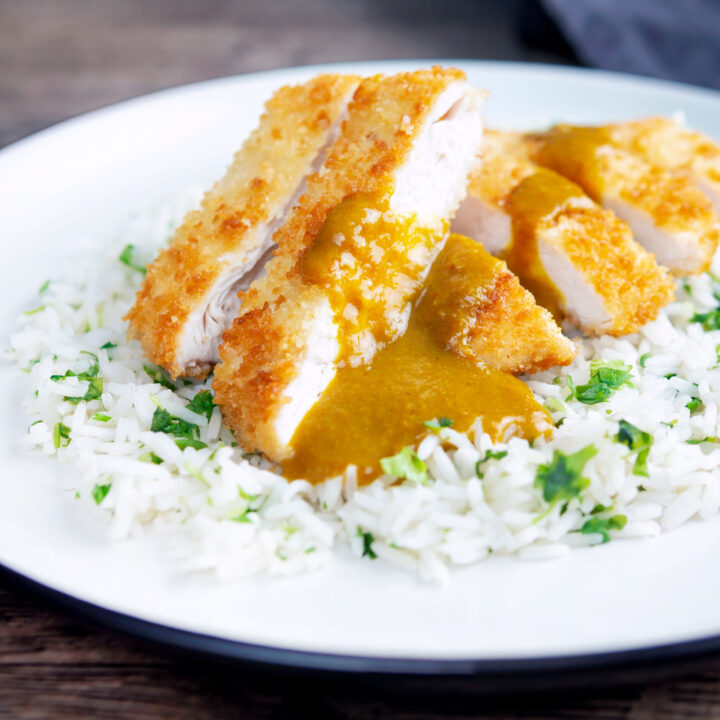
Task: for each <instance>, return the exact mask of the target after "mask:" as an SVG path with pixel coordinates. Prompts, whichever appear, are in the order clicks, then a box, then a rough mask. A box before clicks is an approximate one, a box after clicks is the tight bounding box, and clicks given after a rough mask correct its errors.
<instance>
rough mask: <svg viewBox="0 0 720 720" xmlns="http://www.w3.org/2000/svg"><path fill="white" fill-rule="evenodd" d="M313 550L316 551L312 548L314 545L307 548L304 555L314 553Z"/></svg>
mask: <svg viewBox="0 0 720 720" xmlns="http://www.w3.org/2000/svg"><path fill="white" fill-rule="evenodd" d="M315 549H316V548H315V546H314V545H311V546H310V547H309V548H307V549H306V550H305V554H306V555H310V553H314V552H315Z"/></svg>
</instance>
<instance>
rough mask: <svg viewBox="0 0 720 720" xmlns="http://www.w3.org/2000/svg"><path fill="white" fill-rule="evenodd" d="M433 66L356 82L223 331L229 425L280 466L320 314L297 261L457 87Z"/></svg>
mask: <svg viewBox="0 0 720 720" xmlns="http://www.w3.org/2000/svg"><path fill="white" fill-rule="evenodd" d="M463 79H464V73H462V72H461V71H459V70H453V69H443V68H433V69H432V70H420V71H417V72H412V73H403V74H399V75H395V76H392V77H382V76H376V77H371V78H367V79H365V80H363V81H362V83H361V84H360V85H359V87H358V89H357V90H356V92H355V95H354V97H353V100H352V102H351V103H350V106H349V108H348V117H347V119H346V121H345V122H344V123H343V129H342V132H341V134H340V136H339V137H338V139H337V140H336V142H335V143H334V144H333V146H332V147H331V148H330V150H329V152H328V155H327V158H326V160H325V164H324V167H323V168H322V169H321V170H320V171H319V172H317V173H315V174H313V175H311V176H310V177H309V178H308V182H307V190H306V192H305V194H304V195H303V196H302V197H301V198H300V200H299V202H298V205H297V206H296V207H295V208H294V209H293V211H292V213H291V214H290V216H289V218H288V219H287V221H286V222H285V224H284V225H283V226H282V227H281V228H280V229H279V230H278V232H277V233H276V235H275V241H276V243H277V245H278V250H277V253H276V256H275V257H274V258H273V259H272V260H271V261H270V262H269V263H268V265H267V266H266V269H267V273H266V275H265V277H263V278H260V279H259V280H258V281H256V282H255V283H253V285H252V286H251V287H250V289H249V290H248V292H247V293H246V295H245V297H244V300H243V307H244V308H245V310H246V313H245V314H244V315H242V316H241V317H240V318H239V319H237V320H236V321H235V323H234V324H233V327H232V328H231V329H230V330H228V331H227V332H226V333H225V335H224V338H223V344H222V345H221V347H220V358H221V361H222V362H221V364H220V365H219V366H218V367H217V368H216V371H215V379H214V381H213V387H214V389H215V398H216V402H218V404H219V405H220V407H221V409H222V411H223V414H224V416H225V420H226V422H227V424H228V425H229V426H230V427H231V428H232V429H233V430H234V431H235V433H236V434H237V435H238V437H239V438H242V442H243V443H245V444H246V445H248V446H252V447H257V448H260V449H261V450H263V451H264V452H266V453H267V454H268V456H269V457H271V458H273V459H277V460H280V459H282V458H283V457H285V456H286V455H287V453H288V451H289V449H288V447H287V446H286V444H285V443H283V442H281V441H280V440H279V439H278V437H277V433H276V428H275V427H274V422H273V421H274V419H275V418H276V417H277V414H278V412H279V411H280V408H281V407H282V404H283V403H284V402H285V401H286V398H285V396H284V392H285V390H287V388H288V386H289V385H290V383H291V382H292V381H293V380H294V379H295V378H296V377H297V374H298V372H299V369H300V364H301V362H302V360H303V358H304V357H305V355H306V353H307V350H308V348H307V347H306V346H305V342H306V341H307V332H308V322H309V319H310V318H313V317H315V316H316V315H317V313H318V312H320V311H321V308H323V307H326V306H327V303H328V302H329V301H328V298H327V297H326V295H325V293H323V291H322V290H320V288H319V286H312V285H308V284H306V283H304V282H303V278H302V273H301V269H300V264H301V261H302V258H303V256H304V254H305V253H306V252H307V251H308V250H309V249H310V247H312V245H313V243H314V242H315V239H316V237H317V235H318V233H319V231H320V228H321V227H322V225H323V223H324V222H325V220H326V218H327V217H328V214H329V213H330V211H331V210H332V209H333V208H334V207H335V206H336V205H338V204H339V203H340V202H341V201H342V200H343V199H344V198H346V197H348V196H350V195H352V194H355V193H360V192H383V191H386V190H388V189H389V185H391V183H392V179H393V176H394V173H395V172H396V170H397V169H398V168H399V167H401V165H402V164H403V163H404V162H405V160H406V158H407V155H408V153H409V151H410V150H411V149H412V147H413V144H414V143H415V141H416V138H417V136H418V134H419V132H420V131H421V129H422V127H423V122H424V120H425V119H426V118H427V116H428V114H429V112H430V111H431V110H432V108H433V104H434V102H435V101H436V100H437V98H438V96H439V95H440V94H441V93H442V92H443V91H444V90H445V89H446V88H448V87H449V86H450V85H451V84H452V83H454V82H457V81H460V80H463Z"/></svg>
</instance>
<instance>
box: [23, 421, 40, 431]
mask: <svg viewBox="0 0 720 720" xmlns="http://www.w3.org/2000/svg"><path fill="white" fill-rule="evenodd" d="M41 422H42V420H36V421H35V422H31V423H30V424H29V425H28V429H27V431H28V432H30V428H31V427H32V426H33V425H37V424H38V423H41Z"/></svg>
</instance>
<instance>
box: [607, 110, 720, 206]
mask: <svg viewBox="0 0 720 720" xmlns="http://www.w3.org/2000/svg"><path fill="white" fill-rule="evenodd" d="M606 128H607V130H608V132H609V133H610V136H611V138H612V141H613V142H614V143H615V144H616V145H618V146H620V147H622V148H625V149H626V150H629V151H630V152H634V153H636V154H637V155H639V156H640V157H642V158H644V159H645V160H647V161H648V162H649V163H651V164H653V165H657V166H659V167H662V168H665V169H666V170H671V171H673V172H680V173H684V174H687V175H689V176H690V177H691V178H692V179H693V180H694V181H695V183H696V184H697V186H698V188H700V190H702V191H703V192H704V193H705V195H706V196H707V197H708V199H709V200H710V202H712V204H713V206H714V207H715V211H716V212H720V146H719V145H718V144H717V143H716V142H715V141H714V140H712V139H711V138H709V137H708V136H707V135H703V134H702V133H700V132H697V131H696V130H692V129H690V128H688V127H685V126H684V125H681V124H680V123H679V122H676V121H675V120H674V119H672V118H667V117H650V118H643V119H642V120H635V121H633V122H626V123H617V124H614V125H608V126H606Z"/></svg>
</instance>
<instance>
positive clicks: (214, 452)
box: [208, 442, 225, 472]
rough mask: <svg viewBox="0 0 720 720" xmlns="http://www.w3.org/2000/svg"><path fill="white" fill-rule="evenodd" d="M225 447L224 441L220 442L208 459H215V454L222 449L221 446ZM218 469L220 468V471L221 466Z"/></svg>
mask: <svg viewBox="0 0 720 720" xmlns="http://www.w3.org/2000/svg"><path fill="white" fill-rule="evenodd" d="M224 447H225V443H224V442H220V443H218V444H217V445H216V446H215V449H214V450H213V451H212V452H211V453H210V457H209V458H208V460H214V459H215V456H216V455H217V454H218V450H220V449H221V448H224ZM217 470H218V472H219V471H220V468H217Z"/></svg>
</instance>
